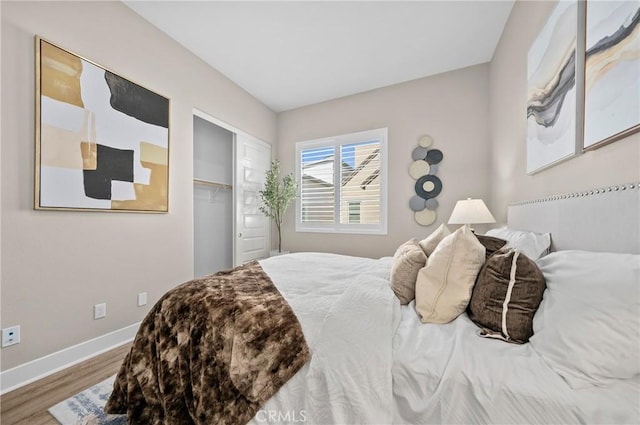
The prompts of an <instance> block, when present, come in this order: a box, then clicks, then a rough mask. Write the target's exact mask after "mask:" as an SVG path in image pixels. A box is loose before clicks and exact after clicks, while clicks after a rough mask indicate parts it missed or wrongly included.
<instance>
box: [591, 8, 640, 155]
mask: <svg viewBox="0 0 640 425" xmlns="http://www.w3.org/2000/svg"><path fill="white" fill-rule="evenodd" d="M586 7H587V10H586V15H587V16H586V53H585V78H584V87H585V96H584V103H585V104H584V149H593V148H597V147H600V146H603V145H605V144H607V143H611V142H614V141H616V140H619V139H622V138H624V137H626V136H628V135H630V134H632V133H635V132H637V131H640V94H639V93H640V48H639V46H640V3H638V2H632V1H587V2H586Z"/></svg>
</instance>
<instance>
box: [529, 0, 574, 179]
mask: <svg viewBox="0 0 640 425" xmlns="http://www.w3.org/2000/svg"><path fill="white" fill-rule="evenodd" d="M577 22H578V2H577V1H575V0H572V1H561V2H559V3H558V4H557V5H556V7H555V8H554V10H553V12H552V13H551V16H550V17H549V19H548V20H547V22H546V23H545V25H544V26H543V28H542V30H541V31H540V33H539V34H538V36H537V38H536V39H535V41H534V42H533V44H532V45H531V47H530V49H529V51H528V55H527V173H528V174H531V173H534V172H537V171H540V170H542V169H544V168H547V167H549V166H551V165H554V164H556V163H557V162H559V161H562V160H564V159H567V158H570V157H572V156H574V155H575V154H576V152H577V151H578V149H577V142H576V141H577V138H576V119H577V115H578V114H577V105H576V69H577V67H576V40H577Z"/></svg>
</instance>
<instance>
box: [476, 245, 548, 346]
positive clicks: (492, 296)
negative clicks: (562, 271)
mask: <svg viewBox="0 0 640 425" xmlns="http://www.w3.org/2000/svg"><path fill="white" fill-rule="evenodd" d="M514 258H515V261H514ZM512 273H513V279H512ZM546 287H547V285H546V283H545V280H544V276H543V275H542V272H541V271H540V269H539V268H538V266H537V265H536V263H535V262H534V261H533V260H531V259H529V258H528V257H527V256H526V255H524V254H523V253H521V252H519V251H517V250H513V249H509V250H503V251H498V252H496V253H495V254H494V255H493V256H491V257H490V258H489V259H488V260H487V261H486V262H485V264H484V266H482V269H481V270H480V273H479V274H478V279H477V280H476V284H475V286H474V288H473V293H472V294H471V301H470V302H469V310H468V311H469V318H470V319H471V320H473V321H474V322H475V323H476V324H477V325H478V326H480V327H481V328H482V332H481V333H480V334H481V335H482V336H486V337H491V338H498V339H502V340H504V341H508V342H515V343H519V344H522V343H525V342H527V341H529V338H530V337H531V336H532V335H533V316H534V315H535V313H536V311H537V310H538V306H539V305H540V301H542V294H543V293H544V290H545V288H546ZM505 299H508V301H507V302H505Z"/></svg>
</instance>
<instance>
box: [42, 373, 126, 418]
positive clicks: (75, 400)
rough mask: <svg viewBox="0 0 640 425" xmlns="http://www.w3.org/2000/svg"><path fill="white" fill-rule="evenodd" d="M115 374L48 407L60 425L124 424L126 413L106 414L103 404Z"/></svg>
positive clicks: (109, 392) (109, 393)
mask: <svg viewBox="0 0 640 425" xmlns="http://www.w3.org/2000/svg"><path fill="white" fill-rule="evenodd" d="M115 378H116V376H115V375H113V376H112V377H111V378H108V379H105V380H104V381H102V382H100V383H99V384H96V385H94V386H93V387H91V388H88V389H86V390H84V391H82V392H81V393H78V394H76V395H74V396H73V397H70V398H68V399H66V400H64V401H61V402H60V403H58V404H56V405H55V406H53V407H52V408H50V409H49V413H51V414H52V415H53V417H54V418H56V419H57V420H58V422H60V423H61V424H62V425H125V424H126V423H127V416H126V415H108V414H106V413H104V405H105V404H106V403H107V399H108V398H109V395H111V391H112V390H113V381H114V380H115Z"/></svg>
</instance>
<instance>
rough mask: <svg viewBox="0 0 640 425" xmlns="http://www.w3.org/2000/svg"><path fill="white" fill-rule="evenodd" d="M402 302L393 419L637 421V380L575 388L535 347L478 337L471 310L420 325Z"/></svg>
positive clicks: (396, 340)
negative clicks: (447, 320)
mask: <svg viewBox="0 0 640 425" xmlns="http://www.w3.org/2000/svg"><path fill="white" fill-rule="evenodd" d="M414 308H415V306H414V303H413V302H412V303H411V304H409V305H407V306H403V307H402V320H401V322H400V325H399V327H398V330H397V332H396V334H395V337H394V340H393V350H394V364H393V380H394V381H393V392H394V399H395V402H396V403H395V416H394V423H412V424H440V423H462V424H466V423H490V424H494V423H503V424H504V423H508V424H516V423H527V424H530V423H536V424H568V423H589V424H620V423H628V424H637V423H638V421H639V420H640V407H639V404H640V380H639V379H638V377H637V376H636V378H635V379H633V380H624V381H619V382H618V383H617V384H616V385H612V386H610V387H607V388H598V387H591V388H589V389H585V390H578V391H576V390H573V389H571V388H570V387H569V385H568V384H567V383H566V382H565V381H564V380H563V379H562V378H561V377H560V376H559V375H558V374H557V373H555V372H554V371H553V370H552V369H551V368H549V366H547V364H546V363H545V362H544V360H543V359H542V358H541V357H540V356H539V355H538V354H537V353H536V352H535V350H534V349H533V347H532V346H531V344H523V345H516V344H507V343H505V342H503V341H499V340H494V339H489V338H481V337H479V336H477V335H476V333H477V331H478V327H477V326H476V325H475V324H474V323H473V322H471V320H469V318H468V317H467V315H466V314H463V315H461V316H460V317H458V318H457V319H456V320H454V321H453V322H451V323H449V324H446V325H436V324H422V323H421V322H420V320H419V318H418V317H417V314H416V312H415V311H414Z"/></svg>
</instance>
